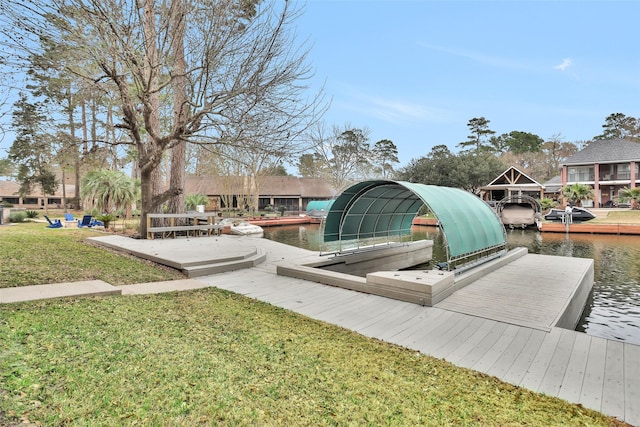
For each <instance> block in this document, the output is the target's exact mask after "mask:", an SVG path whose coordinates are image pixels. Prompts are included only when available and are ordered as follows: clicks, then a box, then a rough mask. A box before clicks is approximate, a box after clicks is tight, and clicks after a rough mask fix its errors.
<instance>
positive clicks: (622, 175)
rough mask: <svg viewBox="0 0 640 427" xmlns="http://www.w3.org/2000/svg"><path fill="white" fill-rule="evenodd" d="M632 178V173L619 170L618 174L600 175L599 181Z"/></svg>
mask: <svg viewBox="0 0 640 427" xmlns="http://www.w3.org/2000/svg"><path fill="white" fill-rule="evenodd" d="M630 179H631V173H629V172H619V173H617V174H608V173H605V174H603V175H601V176H600V178H599V181H628V180H630Z"/></svg>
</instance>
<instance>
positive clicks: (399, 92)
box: [0, 0, 640, 173]
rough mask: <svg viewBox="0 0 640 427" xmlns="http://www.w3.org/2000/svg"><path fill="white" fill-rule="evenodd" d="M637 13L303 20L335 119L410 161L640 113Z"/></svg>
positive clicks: (391, 9)
mask: <svg viewBox="0 0 640 427" xmlns="http://www.w3.org/2000/svg"><path fill="white" fill-rule="evenodd" d="M278 1H279V0H278ZM301 1H304V0H301ZM638 17H640V1H636V0H628V1H616V0H610V1H542V0H538V1H516V0H513V1H506V0H505V1H488V0H477V1H458V0H449V1H435V0H413V1H402V0H306V5H305V6H304V12H303V15H302V16H301V17H300V18H298V20H297V21H296V25H297V33H298V37H299V39H300V40H305V39H308V41H309V42H310V43H311V51H310V55H309V58H308V60H309V63H310V65H311V66H312V68H313V69H314V70H315V76H314V78H313V80H312V82H311V85H312V87H313V88H316V89H317V88H319V87H320V86H322V85H323V84H324V85H325V92H326V95H327V97H330V98H332V103H331V107H330V109H329V111H328V112H327V114H326V116H325V118H324V119H325V122H326V124H327V125H328V126H332V125H339V126H343V125H345V124H350V125H351V126H354V127H359V128H365V127H366V128H368V129H369V130H370V131H371V134H370V142H371V143H372V144H373V143H375V142H376V141H379V140H381V139H390V140H391V141H393V142H394V143H395V144H396V146H397V147H398V151H399V158H400V164H399V165H396V166H398V167H401V166H404V165H406V164H407V163H408V162H409V161H410V160H411V159H414V158H419V157H421V156H424V155H426V154H428V153H429V151H430V150H431V148H432V147H433V146H435V145H439V144H444V145H446V146H448V147H449V148H450V149H451V150H452V151H454V152H455V151H457V150H458V148H457V147H456V145H457V144H458V143H459V142H461V141H464V140H466V137H467V135H468V134H469V132H468V130H469V129H468V127H467V123H468V121H469V120H470V119H472V118H474V117H485V118H487V119H488V120H490V124H489V126H490V128H491V129H492V130H494V131H496V132H497V134H502V133H508V132H511V131H513V130H518V131H523V132H531V133H534V134H537V135H539V136H540V137H542V138H544V139H548V138H550V137H552V136H554V135H561V137H562V138H563V140H564V141H568V142H576V141H583V140H588V139H591V138H592V137H594V136H596V135H598V134H600V133H601V131H602V125H603V124H604V122H605V118H606V117H607V116H608V115H610V114H612V113H623V114H626V115H628V116H633V117H640V49H639V44H638V43H639V42H640V25H638V19H639V18H638ZM5 119H6V118H5ZM9 139H10V138H5V139H4V140H3V141H0V149H6V148H8V146H9V145H10V143H11V141H9ZM4 155H5V153H4V150H0V157H3V156H4ZM291 172H293V173H295V172H296V171H295V170H291Z"/></svg>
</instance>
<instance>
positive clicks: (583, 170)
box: [568, 166, 594, 182]
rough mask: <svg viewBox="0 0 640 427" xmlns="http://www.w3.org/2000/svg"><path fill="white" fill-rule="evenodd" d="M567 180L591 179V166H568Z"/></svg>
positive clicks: (582, 180) (592, 176) (592, 173)
mask: <svg viewBox="0 0 640 427" xmlns="http://www.w3.org/2000/svg"><path fill="white" fill-rule="evenodd" d="M568 178H569V179H568V180H569V182H584V181H593V180H594V172H593V166H575V167H570V168H569V177H568Z"/></svg>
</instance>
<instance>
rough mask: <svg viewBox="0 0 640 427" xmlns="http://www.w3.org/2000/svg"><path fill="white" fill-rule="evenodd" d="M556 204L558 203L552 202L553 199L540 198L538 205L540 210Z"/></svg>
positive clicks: (545, 209) (553, 206)
mask: <svg viewBox="0 0 640 427" xmlns="http://www.w3.org/2000/svg"><path fill="white" fill-rule="evenodd" d="M557 205H558V203H556V202H554V201H553V199H542V200H540V207H541V208H542V211H543V212H544V211H547V210H549V209H551V208H555V207H556V206H557Z"/></svg>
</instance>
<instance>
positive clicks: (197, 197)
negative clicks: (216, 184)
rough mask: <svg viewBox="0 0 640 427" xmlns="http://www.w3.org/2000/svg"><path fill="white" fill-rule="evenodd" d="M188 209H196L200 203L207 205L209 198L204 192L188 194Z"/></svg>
mask: <svg viewBox="0 0 640 427" xmlns="http://www.w3.org/2000/svg"><path fill="white" fill-rule="evenodd" d="M184 203H185V205H186V208H187V210H189V211H194V210H196V207H197V206H198V205H202V206H207V205H208V204H209V198H208V197H207V196H206V195H204V194H187V195H186V196H185V198H184Z"/></svg>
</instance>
